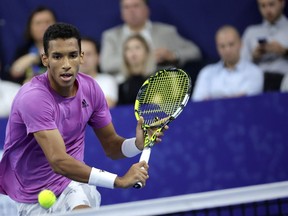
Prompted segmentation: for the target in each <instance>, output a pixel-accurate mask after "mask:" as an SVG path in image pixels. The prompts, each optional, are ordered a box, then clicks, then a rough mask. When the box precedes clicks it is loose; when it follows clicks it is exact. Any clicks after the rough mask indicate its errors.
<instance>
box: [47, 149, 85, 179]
mask: <svg viewBox="0 0 288 216" xmlns="http://www.w3.org/2000/svg"><path fill="white" fill-rule="evenodd" d="M50 165H51V167H52V169H53V171H54V172H55V173H57V174H59V175H62V176H65V177H67V178H69V179H71V180H74V181H78V182H84V183H88V180H89V175H90V172H91V167H89V166H87V165H86V164H84V163H82V162H81V161H78V160H76V159H74V158H73V157H71V156H70V155H68V154H67V155H66V156H65V157H61V158H58V159H57V158H55V159H53V161H50Z"/></svg>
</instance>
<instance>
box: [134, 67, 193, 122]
mask: <svg viewBox="0 0 288 216" xmlns="http://www.w3.org/2000/svg"><path fill="white" fill-rule="evenodd" d="M188 88H189V79H188V78H187V75H186V74H185V73H182V72H181V73H178V72H173V73H171V72H170V73H161V74H159V75H158V76H155V77H153V78H151V79H150V80H149V84H148V86H147V88H146V89H145V90H144V91H146V92H149V94H146V92H143V94H142V95H141V96H140V98H139V103H140V110H139V111H140V113H139V114H140V115H141V116H143V117H144V121H145V124H148V125H152V124H155V123H156V122H157V123H158V122H159V124H161V123H162V121H161V120H162V119H167V117H169V116H171V115H172V114H173V113H175V112H176V110H177V109H178V108H179V106H181V104H182V101H183V99H184V97H185V95H186V94H187V92H188Z"/></svg>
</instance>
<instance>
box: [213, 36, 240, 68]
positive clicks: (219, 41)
mask: <svg viewBox="0 0 288 216" xmlns="http://www.w3.org/2000/svg"><path fill="white" fill-rule="evenodd" d="M216 45H217V50H218V53H219V55H220V57H221V59H222V60H223V61H224V63H225V64H226V65H230V66H231V65H233V66H234V65H235V64H237V62H238V61H239V58H240V49H241V41H240V38H239V36H238V35H237V34H236V33H235V32H234V31H233V30H225V31H222V32H219V33H218V34H217V36H216Z"/></svg>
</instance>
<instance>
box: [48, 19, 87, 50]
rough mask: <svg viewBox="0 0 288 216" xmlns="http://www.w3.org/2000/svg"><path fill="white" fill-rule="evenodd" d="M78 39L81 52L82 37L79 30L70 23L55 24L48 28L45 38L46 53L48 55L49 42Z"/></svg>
mask: <svg viewBox="0 0 288 216" xmlns="http://www.w3.org/2000/svg"><path fill="white" fill-rule="evenodd" d="M69 38H76V39H77V42H78V46H79V51H80V52H81V35H80V32H79V30H78V29H77V28H76V27H75V26H73V25H71V24H68V23H55V24H53V25H51V26H49V27H48V29H47V30H46V32H45V33H44V36H43V46H44V52H45V54H46V55H48V48H49V42H50V41H51V40H56V39H69Z"/></svg>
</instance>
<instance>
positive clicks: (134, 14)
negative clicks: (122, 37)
mask: <svg viewBox="0 0 288 216" xmlns="http://www.w3.org/2000/svg"><path fill="white" fill-rule="evenodd" d="M121 15H122V19H123V21H124V22H125V23H126V24H128V25H129V26H130V27H132V28H133V27H134V28H137V27H141V26H143V25H144V24H145V22H146V20H147V19H148V16H149V9H148V7H147V5H146V3H145V2H144V1H143V0H122V1H121Z"/></svg>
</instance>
